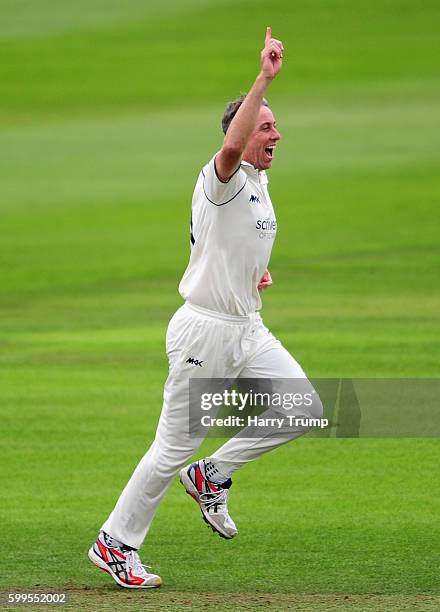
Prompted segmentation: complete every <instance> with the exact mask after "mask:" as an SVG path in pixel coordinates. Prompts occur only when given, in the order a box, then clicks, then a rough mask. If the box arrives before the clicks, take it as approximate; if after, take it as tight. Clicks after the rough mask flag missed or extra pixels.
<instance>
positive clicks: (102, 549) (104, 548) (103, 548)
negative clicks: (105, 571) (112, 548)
mask: <svg viewBox="0 0 440 612" xmlns="http://www.w3.org/2000/svg"><path fill="white" fill-rule="evenodd" d="M97 543H98V548H99V552H100V553H101V555H102V558H103V559H104V561H105V562H106V563H107V561H108V556H107V546H104V544H103V543H102V542H101V540H100V539H99V538H98V540H97Z"/></svg>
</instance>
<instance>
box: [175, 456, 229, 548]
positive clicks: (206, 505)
mask: <svg viewBox="0 0 440 612" xmlns="http://www.w3.org/2000/svg"><path fill="white" fill-rule="evenodd" d="M180 482H181V483H182V484H183V486H184V487H185V489H186V492H187V493H188V494H189V495H191V497H193V498H194V499H195V500H196V502H197V503H198V504H199V506H200V510H201V511H202V515H203V519H204V521H205V523H208V525H210V526H211V528H212V530H213V531H216V532H217V533H218V534H219V535H220V536H221V537H222V538H225V539H226V540H231V539H232V538H233V537H235V536H236V535H237V533H238V530H237V527H236V526H235V523H234V521H233V520H232V519H231V517H230V516H229V513H228V495H229V487H230V486H231V484H232V481H231V480H230V479H229V480H227V481H226V482H225V483H224V484H223V485H222V486H220V485H217V484H213V483H212V482H210V481H209V480H208V479H207V478H206V474H205V469H204V462H203V461H197V463H192V464H191V465H188V466H186V467H184V468H183V469H182V470H181V471H180Z"/></svg>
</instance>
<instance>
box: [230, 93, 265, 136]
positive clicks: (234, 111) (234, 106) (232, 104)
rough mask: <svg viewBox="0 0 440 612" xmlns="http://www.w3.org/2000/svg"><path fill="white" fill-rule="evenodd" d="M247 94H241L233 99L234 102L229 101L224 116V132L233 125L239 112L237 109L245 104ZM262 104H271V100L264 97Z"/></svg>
mask: <svg viewBox="0 0 440 612" xmlns="http://www.w3.org/2000/svg"><path fill="white" fill-rule="evenodd" d="M246 95H247V94H245V93H242V94H240V97H239V98H237V99H236V100H232V102H229V104H228V105H227V107H226V109H225V112H224V113H223V118H222V130H223V133H224V134H226V132H227V131H228V128H229V126H230V125H231V121H232V119H233V118H234V117H235V115H236V114H237V111H238V109H239V108H240V106H241V105H242V104H243V102H244V99H245V98H246ZM261 105H262V106H269V102H268V101H267V100H266V98H263V100H262V102H261Z"/></svg>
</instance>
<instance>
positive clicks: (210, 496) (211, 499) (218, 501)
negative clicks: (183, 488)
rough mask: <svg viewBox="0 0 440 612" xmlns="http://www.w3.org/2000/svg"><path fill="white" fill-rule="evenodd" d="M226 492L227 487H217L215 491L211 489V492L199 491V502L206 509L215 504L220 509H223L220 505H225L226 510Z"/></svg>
mask: <svg viewBox="0 0 440 612" xmlns="http://www.w3.org/2000/svg"><path fill="white" fill-rule="evenodd" d="M228 493H229V491H228V489H219V490H218V491H217V492H214V491H213V492H212V493H201V494H200V502H201V503H202V504H203V505H204V506H205V508H206V509H207V510H208V509H209V508H211V507H212V506H215V505H217V506H220V510H221V509H223V508H222V506H225V510H226V503H227V501H228ZM217 511H219V510H217Z"/></svg>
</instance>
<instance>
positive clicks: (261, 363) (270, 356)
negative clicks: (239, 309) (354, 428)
mask: <svg viewBox="0 0 440 612" xmlns="http://www.w3.org/2000/svg"><path fill="white" fill-rule="evenodd" d="M166 350H167V356H168V360H169V375H168V378H167V380H166V383H165V388H164V394H163V407H162V412H161V415H160V419H159V424H158V427H157V431H156V437H155V439H154V442H153V443H152V445H151V446H150V448H149V450H148V451H147V453H146V454H145V455H144V457H143V458H142V459H141V461H140V462H139V464H138V466H137V467H136V469H135V471H134V473H133V475H132V477H131V478H130V480H129V482H128V483H127V485H126V487H125V489H124V490H123V492H122V493H121V496H120V497H119V500H118V502H117V503H116V506H115V508H114V510H113V512H112V513H111V514H110V516H109V518H108V519H107V521H106V522H105V523H104V525H103V526H102V529H103V530H104V531H105V532H106V533H108V534H110V535H111V536H112V537H114V538H116V539H117V540H120V541H121V542H123V543H124V544H127V545H128V546H132V547H133V548H140V546H141V545H142V543H143V541H144V539H145V536H146V535H147V532H148V530H149V527H150V525H151V522H152V520H153V517H154V514H155V512H156V509H157V507H158V505H159V503H160V501H161V500H162V498H163V496H164V494H165V492H166V490H167V488H168V486H169V485H170V484H171V482H172V480H173V478H174V477H175V476H176V474H177V473H178V471H179V470H180V469H181V468H182V467H183V466H184V465H185V463H186V462H187V461H188V459H189V458H190V457H191V456H192V455H193V454H194V453H195V452H196V450H197V448H198V447H199V446H200V443H201V439H200V438H194V437H192V436H190V435H189V432H188V387H189V379H190V378H193V377H195V378H233V379H236V378H265V379H270V378H284V379H287V378H290V379H291V378H300V379H305V378H306V377H305V374H304V372H303V370H302V369H301V367H300V365H299V364H298V363H297V362H296V361H295V359H294V358H293V357H292V356H291V355H290V354H289V353H288V351H287V350H286V349H285V348H284V347H283V346H282V345H281V343H280V342H279V341H278V340H277V339H276V338H275V337H274V336H273V335H272V334H271V333H270V332H269V330H268V329H267V328H266V327H265V325H264V324H263V321H262V319H261V317H260V315H259V314H258V313H252V314H251V315H249V316H244V317H238V316H232V315H225V314H220V313H217V312H213V311H210V310H207V309H205V308H201V307H200V306H195V305H193V304H189V303H188V302H187V303H185V304H184V305H183V306H181V307H180V308H179V309H178V310H177V312H176V313H175V314H174V316H173V317H172V319H171V321H170V323H169V325H168V330H167V336H166ZM190 358H192V359H191V361H190V362H188V359H190ZM194 360H197V361H198V362H199V363H200V362H203V363H202V366H199V365H197V364H195V363H194ZM309 416H311V417H313V418H321V416H322V404H321V401H320V399H319V396H318V395H315V399H314V402H313V405H312V406H311V407H310V408H309ZM307 430H308V428H305V427H298V428H289V430H288V431H285V432H283V431H281V432H277V434H276V435H274V433H273V431H272V432H271V431H266V430H263V431H264V433H263V435H262V437H261V438H258V437H249V438H246V437H245V436H243V431H242V432H241V434H240V437H234V438H231V439H230V440H229V441H228V442H226V444H224V445H223V446H222V447H221V448H219V449H218V450H217V451H216V452H215V453H214V454H213V455H211V457H210V459H211V460H212V461H213V462H214V463H215V465H216V466H217V468H218V469H219V471H220V472H221V473H222V474H224V475H225V477H229V476H230V475H231V474H232V473H233V472H234V471H235V470H236V469H238V468H239V467H240V466H242V465H244V464H245V463H248V462H249V461H252V460H253V459H256V458H257V457H259V456H260V455H262V454H263V453H265V452H267V451H269V450H271V449H273V448H276V447H277V446H280V445H281V444H284V443H285V442H288V441H289V440H292V439H294V438H296V437H298V436H300V435H302V434H303V433H305V432H306V431H307ZM253 435H254V434H253Z"/></svg>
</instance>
